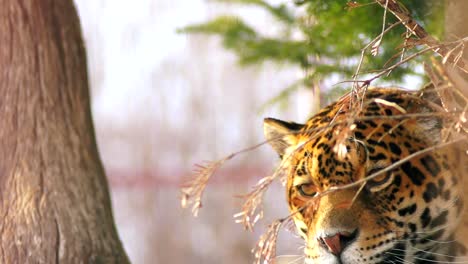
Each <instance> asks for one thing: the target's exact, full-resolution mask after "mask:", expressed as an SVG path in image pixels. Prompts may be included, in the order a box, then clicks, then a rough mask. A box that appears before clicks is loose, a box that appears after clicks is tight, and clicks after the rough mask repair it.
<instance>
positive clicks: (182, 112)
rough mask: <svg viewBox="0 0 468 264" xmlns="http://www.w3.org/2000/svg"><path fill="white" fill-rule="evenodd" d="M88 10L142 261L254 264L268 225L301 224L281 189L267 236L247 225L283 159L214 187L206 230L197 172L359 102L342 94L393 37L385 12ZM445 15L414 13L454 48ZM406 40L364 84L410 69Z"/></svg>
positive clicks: (216, 181) (127, 233)
mask: <svg viewBox="0 0 468 264" xmlns="http://www.w3.org/2000/svg"><path fill="white" fill-rule="evenodd" d="M369 1H370V0H369ZM369 1H367V2H369ZM219 2H237V4H232V3H231V4H228V3H219ZM351 2H353V1H351ZM363 2H366V1H363ZM75 3H76V6H77V9H78V12H79V15H80V19H81V24H82V29H83V35H84V40H85V44H86V48H87V55H88V69H89V76H90V84H91V96H92V111H93V118H94V123H95V128H96V134H97V141H98V145H99V146H98V147H99V151H100V154H101V157H102V160H103V163H104V167H105V169H106V172H107V177H108V179H109V183H110V188H111V195H112V201H113V210H114V215H115V221H116V224H117V228H118V231H119V234H120V237H121V239H122V241H123V244H124V247H125V249H126V251H127V253H128V255H129V257H130V260H131V261H132V262H133V263H138V264H140V263H141V264H145V263H190V264H192V263H193V264H197V263H203V264H210V263H213V264H214V263H223V264H231V263H232V264H234V263H237V264H238V263H252V262H253V256H252V254H251V249H252V248H253V247H254V246H255V244H256V242H257V240H258V238H259V236H260V235H261V234H262V233H263V232H264V231H265V228H266V226H267V225H268V223H270V222H271V220H273V219H276V218H280V217H284V216H286V215H287V214H288V212H287V207H286V201H285V191H284V188H283V187H282V186H281V185H280V184H279V183H278V184H276V185H274V186H272V187H271V188H270V189H269V191H268V193H267V195H266V197H265V212H266V215H265V220H264V221H262V222H260V223H259V224H257V226H256V227H255V230H254V232H253V233H249V232H245V231H244V230H243V227H242V226H241V225H239V224H235V223H234V219H233V215H234V214H236V213H238V212H239V211H240V206H241V202H242V200H241V199H239V198H238V197H235V196H236V195H239V194H245V193H247V192H249V191H250V190H251V187H252V186H253V185H254V184H255V183H256V182H257V181H258V180H259V179H261V178H262V177H265V176H267V175H268V174H270V173H272V172H273V170H274V167H275V164H276V163H277V161H278V159H277V157H276V155H275V153H274V152H273V150H271V149H270V148H269V147H268V146H262V147H260V148H258V149H255V150H253V151H250V152H248V153H245V154H242V155H239V156H236V158H235V159H233V160H231V161H229V162H228V163H226V164H225V165H224V166H223V167H222V169H221V170H219V171H218V172H217V173H216V174H215V175H214V178H213V181H212V182H211V183H210V184H209V186H208V189H207V190H206V192H205V197H204V203H203V205H204V207H203V208H202V210H201V212H200V214H199V216H198V218H194V217H193V216H192V215H191V213H190V210H182V209H181V207H180V186H181V185H182V183H184V182H186V181H187V180H188V179H190V177H191V173H192V169H193V165H194V164H195V163H201V162H203V161H207V160H216V159H220V158H223V157H225V156H226V155H228V154H230V153H232V152H236V151H239V150H241V149H244V148H246V147H249V146H252V145H254V144H257V143H260V142H262V141H263V124H262V123H263V118H264V117H276V118H280V119H284V120H293V121H296V122H304V121H305V120H306V119H307V117H308V116H309V114H310V113H313V112H315V111H316V110H317V109H318V108H319V107H320V106H323V105H325V104H327V103H328V102H330V100H332V99H333V98H336V96H339V95H340V94H342V93H343V92H344V91H346V90H347V89H349V88H350V86H349V83H341V84H338V85H336V83H337V82H338V81H340V80H345V79H349V78H350V76H351V75H352V74H353V73H354V71H355V68H356V64H357V63H358V62H359V56H360V52H361V48H362V47H364V46H365V44H367V43H369V41H370V40H372V39H373V38H374V37H375V36H377V35H378V34H380V33H381V30H382V14H383V9H382V8H381V7H379V6H378V5H375V4H374V5H366V8H361V9H359V8H354V5H357V4H356V3H355V2H353V4H352V5H353V6H351V5H349V3H350V1H348V0H333V1H314V0H304V1H300V0H297V1H285V0H216V1H213V0H212V1H207V0H177V1H176V0H134V1H127V0H75ZM440 3H441V1H437V0H434V1H432V0H431V1H429V0H414V1H410V2H408V3H406V2H405V4H407V7H408V8H409V10H411V11H416V12H415V13H413V16H414V17H415V18H416V19H421V21H422V23H423V25H425V26H427V28H429V29H433V30H432V31H431V33H434V34H436V35H437V34H439V35H440V34H442V30H440V28H441V26H440V25H442V24H443V23H441V22H440V21H441V19H442V20H443V16H442V15H441V14H442V13H443V8H440V5H441V4H440ZM434 6H435V7H437V8H434ZM351 7H352V8H351ZM351 9H355V10H353V12H348V11H349V10H351ZM433 10H438V12H434V11H433ZM369 13H371V14H373V15H372V16H369ZM226 14H228V15H226ZM207 21H212V22H208V23H205V22H207ZM418 21H419V20H418ZM386 22H388V24H390V23H394V22H395V19H394V18H393V17H390V16H389V17H388V18H387V20H386ZM430 22H432V23H430ZM188 25H190V26H188ZM249 25H254V28H253V27H250V26H249ZM385 25H386V24H385ZM431 25H432V26H431ZM433 25H436V26H437V27H434V26H433ZM187 26H188V27H187ZM177 32H179V33H177ZM181 32H184V33H181ZM404 32H405V29H404V27H402V26H400V27H399V28H398V27H396V29H395V30H392V31H390V32H388V33H386V35H385V39H384V40H385V41H383V42H382V43H381V45H380V46H377V47H376V48H375V50H377V51H378V52H380V53H379V56H376V57H374V56H370V55H369V54H367V55H366V57H365V58H364V62H365V64H364V65H363V74H362V75H363V76H366V75H365V74H366V71H367V70H371V69H378V68H382V67H383V65H385V63H388V62H389V61H390V62H392V60H393V62H394V61H395V60H398V59H399V58H400V56H394V55H395V54H394V53H395V48H396V47H398V45H400V46H399V47H400V48H401V42H402V38H401V36H403V35H404ZM200 33H202V34H200ZM209 35H217V36H216V37H212V36H209ZM375 50H374V51H375ZM406 52H407V53H406V54H407V55H410V54H411V52H413V53H414V52H417V49H415V50H413V51H406ZM368 53H369V52H368ZM369 58H370V59H369ZM241 65H242V67H241ZM415 65H417V64H413V61H412V62H410V63H409V64H405V65H404V66H403V67H399V68H397V69H396V70H394V71H393V72H392V75H390V76H386V77H385V78H383V79H379V80H377V81H376V82H375V83H373V84H374V85H375V84H388V83H392V84H395V83H397V84H400V83H407V84H408V83H410V84H412V85H411V86H409V87H411V88H415V87H419V85H420V84H421V83H422V78H421V66H415ZM367 73H369V72H367ZM407 87H408V86H407ZM319 92H320V93H319ZM314 95H315V96H314ZM318 95H320V96H318ZM301 252H302V242H301V240H300V239H298V238H297V237H296V236H295V234H294V233H293V232H290V231H287V230H285V231H282V232H281V233H280V236H279V243H278V251H277V254H278V255H300V254H301ZM300 262H301V259H298V261H297V263H300ZM291 263H294V262H291Z"/></svg>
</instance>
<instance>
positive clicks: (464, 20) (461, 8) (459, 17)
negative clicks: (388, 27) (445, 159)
mask: <svg viewBox="0 0 468 264" xmlns="http://www.w3.org/2000/svg"><path fill="white" fill-rule="evenodd" d="M466 14H468V1H463V0H446V8H445V38H446V40H448V41H450V40H457V39H461V38H466V37H468V16H467V15H466ZM463 58H464V59H465V60H468V42H465V48H464V52H463ZM449 73H450V77H451V78H452V80H453V81H454V82H455V85H456V86H457V87H458V88H459V90H460V91H462V92H463V93H464V95H465V96H466V97H468V92H467V91H468V74H466V73H464V72H462V71H459V70H457V69H453V68H452V69H450V70H449ZM465 136H467V135H465ZM466 145H467V144H465V146H466ZM461 155H462V156H464V159H463V161H462V162H461V164H460V171H459V173H460V174H461V175H462V177H463V178H464V188H465V192H464V194H465V197H464V204H465V210H464V215H463V218H462V226H461V230H459V232H458V236H459V239H460V241H462V242H463V243H464V244H465V246H466V247H468V178H467V177H468V171H467V169H468V157H467V156H466V152H464V153H462V154H461Z"/></svg>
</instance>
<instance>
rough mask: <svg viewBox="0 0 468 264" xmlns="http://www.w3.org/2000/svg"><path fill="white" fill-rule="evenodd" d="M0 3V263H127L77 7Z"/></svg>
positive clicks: (65, 1) (48, 0)
mask: <svg viewBox="0 0 468 264" xmlns="http://www.w3.org/2000/svg"><path fill="white" fill-rule="evenodd" d="M0 3H1V8H0V215H1V219H0V262H1V263H128V259H127V256H126V254H125V252H124V250H123V247H122V244H121V242H120V240H119V238H118V235H117V232H116V229H115V225H114V221H113V216H112V211H111V203H110V198H109V192H108V189H107V182H106V178H105V175H104V170H103V167H102V164H101V161H100V158H99V155H98V151H97V148H96V141H95V136H94V130H93V124H92V118H91V113H90V102H89V95H88V79H87V70H86V56H85V49H84V45H83V41H82V38H81V31H80V27H79V20H78V17H77V14H76V11H75V8H74V6H73V2H72V0H41V1H29V0H28V1H17V0H2V1H1V2H0Z"/></svg>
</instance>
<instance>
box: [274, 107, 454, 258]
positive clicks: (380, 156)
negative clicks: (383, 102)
mask: <svg viewBox="0 0 468 264" xmlns="http://www.w3.org/2000/svg"><path fill="white" fill-rule="evenodd" d="M382 112H383V113H385V109H382ZM386 114H391V112H390V111H386ZM319 115H320V116H321V117H320V119H317V118H316V117H315V118H311V119H310V121H309V122H308V123H307V124H306V125H299V124H295V123H287V122H283V121H279V120H275V119H266V120H265V132H266V135H267V138H269V139H270V140H272V146H273V147H274V148H275V150H277V152H278V153H279V154H280V156H281V157H282V159H283V165H284V166H286V169H287V171H288V181H287V198H288V203H289V207H290V211H291V213H293V219H294V222H295V224H296V227H297V229H298V232H299V234H300V235H301V236H302V237H303V238H304V240H305V242H306V247H305V255H306V263H321V264H322V263H325V264H327V263H343V264H354V263H431V261H441V260H446V261H450V260H453V259H450V257H447V256H453V255H455V254H457V253H456V252H455V251H456V250H457V249H456V248H457V247H458V245H457V244H456V242H455V241H454V238H453V236H452V234H453V233H454V230H455V229H456V227H457V225H458V220H459V219H460V212H461V211H462V210H461V209H462V202H461V200H460V199H459V198H460V192H461V191H460V190H459V189H458V188H457V187H456V186H457V178H456V177H453V176H452V175H451V174H450V164H448V163H447V161H446V160H447V159H446V154H445V153H444V152H441V151H438V152H434V151H432V152H427V153H422V154H420V155H416V156H414V157H411V158H409V159H408V157H410V155H411V154H413V153H415V152H418V151H420V150H423V149H425V148H427V147H428V144H429V143H428V141H427V140H426V139H427V138H425V137H418V133H414V131H418V129H419V128H418V126H419V125H420V124H419V123H417V122H413V121H408V122H407V123H406V125H405V126H402V125H399V124H400V123H401V122H400V121H391V120H390V121H389V120H381V121H359V122H356V123H355V126H354V128H353V131H352V133H350V137H349V138H347V139H345V140H344V141H340V142H338V141H337V140H338V135H339V133H338V132H337V131H339V130H340V128H339V127H337V126H332V127H329V128H326V129H324V130H321V131H320V132H318V133H309V132H308V131H307V130H308V129H310V128H311V127H314V128H316V127H324V124H323V123H320V122H318V121H319V120H323V115H324V114H323V113H319ZM311 123H313V124H311ZM424 129H427V127H425V128H424ZM390 130H391V131H390ZM389 131H390V132H389ZM419 131H423V130H422V129H419ZM273 140H276V143H274V142H273ZM405 159H408V160H407V161H406V160H405ZM400 161H403V162H400ZM398 162H400V164H398ZM395 164H396V165H395ZM391 166H393V167H391ZM382 170H384V171H382ZM379 171H380V172H381V173H380V174H379V175H377V176H376V177H374V178H372V179H367V180H365V181H364V179H366V177H367V176H370V175H373V174H375V173H377V172H379ZM359 181H361V183H359ZM357 182H358V183H359V184H356V183H357ZM353 183H354V184H355V185H354V186H352V187H347V188H344V189H339V188H343V186H348V185H349V184H353ZM336 188H338V189H339V190H336ZM333 190H334V191H333ZM441 255H443V256H441Z"/></svg>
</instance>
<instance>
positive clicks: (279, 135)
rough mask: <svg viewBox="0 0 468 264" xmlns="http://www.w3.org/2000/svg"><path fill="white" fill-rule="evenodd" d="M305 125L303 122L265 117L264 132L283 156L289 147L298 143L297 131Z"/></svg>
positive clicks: (269, 141) (270, 142)
mask: <svg viewBox="0 0 468 264" xmlns="http://www.w3.org/2000/svg"><path fill="white" fill-rule="evenodd" d="M303 127H304V125H302V124H297V123H293V122H285V121H281V120H278V119H274V118H265V119H264V120H263V133H264V134H265V137H266V139H267V140H268V143H269V144H270V145H271V146H272V147H273V149H274V150H275V151H276V152H277V153H278V154H279V156H280V158H283V155H284V154H285V152H286V149H287V148H288V147H290V146H294V145H297V143H298V135H297V132H299V130H301V128H303Z"/></svg>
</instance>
